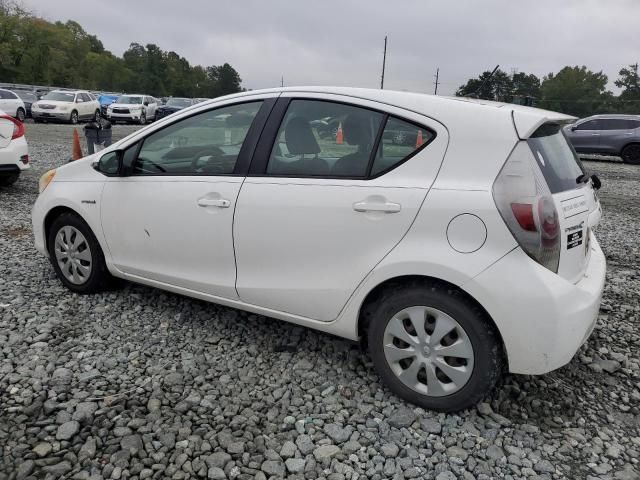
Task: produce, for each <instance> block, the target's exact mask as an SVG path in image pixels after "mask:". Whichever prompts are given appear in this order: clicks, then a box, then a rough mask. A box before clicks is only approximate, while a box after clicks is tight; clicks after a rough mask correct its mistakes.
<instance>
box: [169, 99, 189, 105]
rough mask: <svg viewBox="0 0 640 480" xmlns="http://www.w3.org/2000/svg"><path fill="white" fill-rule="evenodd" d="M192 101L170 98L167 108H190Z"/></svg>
mask: <svg viewBox="0 0 640 480" xmlns="http://www.w3.org/2000/svg"><path fill="white" fill-rule="evenodd" d="M190 105H191V100H190V99H188V98H170V99H169V100H168V101H167V107H189V106H190Z"/></svg>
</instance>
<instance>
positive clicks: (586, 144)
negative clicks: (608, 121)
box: [569, 119, 600, 153]
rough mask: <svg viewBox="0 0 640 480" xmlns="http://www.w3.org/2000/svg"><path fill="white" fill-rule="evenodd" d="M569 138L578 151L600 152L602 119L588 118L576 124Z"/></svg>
mask: <svg viewBox="0 0 640 480" xmlns="http://www.w3.org/2000/svg"><path fill="white" fill-rule="evenodd" d="M569 139H570V140H571V143H572V144H573V148H575V149H576V151H578V152H584V153H590V152H593V153H595V152H599V151H600V150H599V147H600V120H599V119H594V120H587V121H586V122H582V123H580V124H578V125H576V127H575V129H573V130H572V131H571V134H570V135H569Z"/></svg>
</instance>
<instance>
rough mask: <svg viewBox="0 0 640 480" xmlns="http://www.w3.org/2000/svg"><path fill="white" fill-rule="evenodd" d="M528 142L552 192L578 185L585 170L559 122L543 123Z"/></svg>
mask: <svg viewBox="0 0 640 480" xmlns="http://www.w3.org/2000/svg"><path fill="white" fill-rule="evenodd" d="M527 143H528V144H529V147H530V148H531V151H532V152H533V156H534V157H535V159H536V161H537V162H538V166H539V167H540V170H541V171H542V174H543V175H544V178H545V180H546V181H547V185H548V186H549V190H550V191H551V193H559V192H564V191H566V190H573V189H574V188H577V187H578V185H579V184H578V182H577V181H576V180H577V178H578V177H579V176H580V175H582V174H583V173H585V170H584V168H583V166H582V163H580V160H579V159H578V156H577V155H576V152H575V150H574V149H573V147H571V145H570V144H569V142H568V141H567V139H566V137H565V136H564V133H563V132H562V129H561V126H560V125H559V124H556V123H548V124H545V125H542V126H541V127H540V128H538V130H536V131H535V132H534V133H533V135H531V137H530V138H529V140H527Z"/></svg>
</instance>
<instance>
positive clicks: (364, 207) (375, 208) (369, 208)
mask: <svg viewBox="0 0 640 480" xmlns="http://www.w3.org/2000/svg"><path fill="white" fill-rule="evenodd" d="M353 209H354V210H355V211H356V212H384V213H398V212H399V211H400V210H401V209H402V207H401V206H400V204H399V203H393V202H384V203H377V202H357V203H354V204H353Z"/></svg>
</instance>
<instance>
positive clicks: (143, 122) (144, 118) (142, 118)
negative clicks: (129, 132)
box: [140, 112, 147, 125]
mask: <svg viewBox="0 0 640 480" xmlns="http://www.w3.org/2000/svg"><path fill="white" fill-rule="evenodd" d="M146 124H147V115H146V114H145V113H144V112H142V113H141V114H140V125H146Z"/></svg>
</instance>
